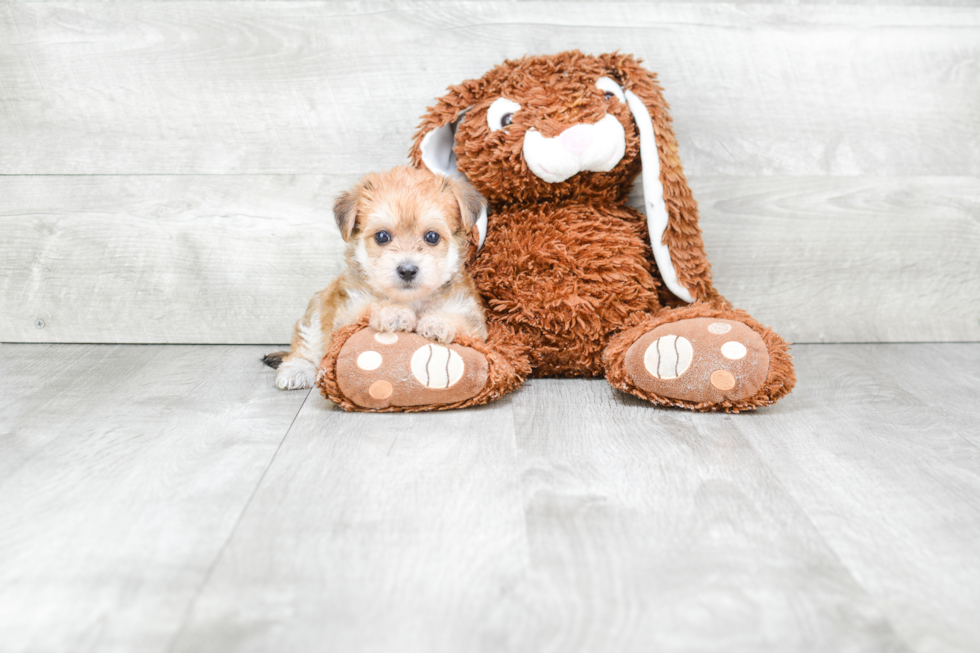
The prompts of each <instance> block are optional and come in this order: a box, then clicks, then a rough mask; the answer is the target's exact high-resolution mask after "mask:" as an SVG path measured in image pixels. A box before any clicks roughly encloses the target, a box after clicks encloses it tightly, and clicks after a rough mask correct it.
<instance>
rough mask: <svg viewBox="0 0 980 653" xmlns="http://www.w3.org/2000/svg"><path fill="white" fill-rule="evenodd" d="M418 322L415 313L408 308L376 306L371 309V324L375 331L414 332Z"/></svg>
mask: <svg viewBox="0 0 980 653" xmlns="http://www.w3.org/2000/svg"><path fill="white" fill-rule="evenodd" d="M417 321H418V320H417V318H416V317H415V311H413V310H412V309H410V308H408V307H407V306H392V305H386V304H375V305H374V306H373V307H371V319H370V324H371V328H372V329H374V330H375V331H381V332H382V333H391V332H392V331H414V330H415V324H416V322H417Z"/></svg>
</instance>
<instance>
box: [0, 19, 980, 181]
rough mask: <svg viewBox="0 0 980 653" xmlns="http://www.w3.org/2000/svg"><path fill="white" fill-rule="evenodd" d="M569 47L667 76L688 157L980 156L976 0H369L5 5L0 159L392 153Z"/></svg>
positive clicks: (861, 167)
mask: <svg viewBox="0 0 980 653" xmlns="http://www.w3.org/2000/svg"><path fill="white" fill-rule="evenodd" d="M368 35H369V36H368ZM568 48H580V49H583V50H585V51H591V52H603V51H612V50H622V51H625V52H633V53H635V54H637V55H638V56H640V57H643V58H644V59H646V60H647V61H648V63H649V65H650V67H651V68H653V69H655V70H657V71H659V72H660V73H661V79H662V81H663V83H664V86H665V88H666V89H667V98H668V100H669V101H670V102H671V104H672V106H673V109H674V117H675V125H676V130H677V133H678V138H679V141H680V144H681V154H682V156H683V159H684V161H685V164H686V168H687V171H688V173H690V174H700V175H705V174H735V175H821V174H832V175H964V174H972V175H976V174H978V171H980V139H978V138H977V136H978V123H977V121H976V115H977V114H978V113H980V95H978V94H977V93H976V81H977V80H976V74H975V71H974V69H973V67H972V62H973V61H975V59H976V58H977V56H978V49H980V9H978V8H977V7H976V6H966V7H952V6H929V7H923V6H894V7H893V6H891V5H871V6H847V5H837V4H834V5H824V6H818V5H808V6H798V5H797V4H796V3H793V5H792V6H781V5H773V4H737V5H736V4H727V3H630V2H627V3H599V4H592V3H572V4H563V3H557V2H551V3H549V2H540V3H512V2H485V3H484V2H481V3H472V2H438V3H397V2H378V1H373V0H369V1H363V2H350V3H304V2H243V3H208V2H184V3H155V2H136V3H107V4H98V5H95V4H92V3H40V4H37V3H5V4H3V5H0V61H3V62H4V63H3V65H2V66H0V91H2V92H0V103H2V104H0V107H2V111H3V114H4V116H5V119H4V120H3V121H0V142H3V143H4V147H3V149H2V150H0V173H2V174H30V173H38V174H90V173H107V174H122V173H172V174H187V173H246V172H247V173H269V172H274V173H297V172H305V173H313V174H320V173H325V172H326V173H334V174H347V173H349V172H350V171H352V170H357V171H363V170H366V169H369V168H384V167H389V166H391V165H394V164H397V163H399V162H401V161H402V160H403V158H404V154H405V152H406V150H407V147H408V144H409V138H410V136H411V133H412V131H413V129H414V127H415V125H416V124H417V121H418V116H419V115H420V114H421V113H422V112H423V111H424V108H425V107H426V106H427V105H428V104H431V101H432V98H433V97H435V96H436V95H438V94H441V93H442V92H443V90H444V89H445V88H446V87H447V86H448V85H449V84H453V83H458V82H460V81H462V80H463V79H467V78H471V77H474V76H479V75H481V74H482V73H483V72H485V71H486V70H488V69H490V68H491V67H492V66H493V65H496V64H497V63H499V62H500V61H502V60H503V59H505V58H508V57H518V56H522V55H524V54H525V53H528V52H532V53H548V52H553V51H557V50H561V49H568Z"/></svg>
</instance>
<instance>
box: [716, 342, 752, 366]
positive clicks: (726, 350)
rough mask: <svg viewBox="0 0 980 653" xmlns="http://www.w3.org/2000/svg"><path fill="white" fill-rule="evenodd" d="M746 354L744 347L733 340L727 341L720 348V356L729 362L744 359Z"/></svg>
mask: <svg viewBox="0 0 980 653" xmlns="http://www.w3.org/2000/svg"><path fill="white" fill-rule="evenodd" d="M747 353H749V350H748V349H746V348H745V345H743V344H742V343H740V342H735V341H734V340H729V341H728V342H726V343H725V344H723V345H722V346H721V355H722V356H724V357H725V358H727V359H729V360H733V361H737V360H738V359H740V358H745V355H746V354H747Z"/></svg>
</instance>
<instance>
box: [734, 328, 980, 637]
mask: <svg viewBox="0 0 980 653" xmlns="http://www.w3.org/2000/svg"><path fill="white" fill-rule="evenodd" d="M796 360H797V363H798V374H799V383H798V385H797V389H796V391H795V392H794V394H793V395H792V396H791V397H790V398H789V400H787V401H785V402H783V403H781V404H779V407H781V408H782V410H768V411H765V412H762V413H759V415H758V416H756V417H754V418H753V419H751V420H732V422H731V424H732V425H733V426H734V427H735V428H737V430H738V432H739V433H740V434H742V435H743V436H744V437H745V438H746V439H747V440H748V441H750V442H751V443H752V445H753V447H754V448H755V449H756V450H757V451H759V453H760V455H761V457H762V459H763V460H764V461H765V462H766V464H767V465H768V466H769V467H770V468H771V469H772V471H773V473H774V474H775V475H776V476H777V477H778V478H779V480H780V482H781V483H782V484H783V485H784V486H785V487H786V488H787V489H788V491H789V492H790V494H791V495H792V497H793V499H794V500H795V501H796V502H797V503H798V504H799V505H800V506H801V507H802V508H803V510H804V511H805V512H806V514H807V515H808V516H809V518H810V519H811V520H812V522H813V524H814V525H815V526H816V528H817V530H818V531H819V532H820V534H821V535H822V536H823V538H824V539H825V540H826V541H827V542H828V543H829V544H830V546H831V548H832V549H833V551H834V553H835V554H836V555H837V556H838V558H839V559H840V560H841V562H842V563H843V564H844V565H845V566H846V567H847V569H848V570H849V571H850V572H851V573H852V574H853V576H854V578H855V579H857V581H858V582H859V583H860V584H861V586H862V587H864V588H865V589H866V590H867V591H868V592H869V593H870V594H871V596H872V597H873V598H874V600H875V603H876V604H877V605H878V606H880V608H881V609H882V610H883V611H884V613H885V614H886V615H888V617H889V619H890V621H891V622H892V623H893V624H894V626H895V629H896V631H897V632H898V633H899V635H901V637H902V638H903V639H904V640H905V641H906V642H908V643H909V644H910V645H911V646H912V647H913V648H914V649H915V650H916V651H919V652H922V653H926V652H933V651H936V652H939V651H943V652H949V651H963V652H964V653H965V652H968V651H976V650H980V624H978V622H977V619H976V615H977V606H978V605H980V556H978V555H977V543H978V542H980V430H978V428H977V417H978V414H980V403H978V401H977V397H978V396H980V377H978V373H977V370H978V369H980V345H977V344H958V345H957V344H947V345H878V346H857V345H855V346H834V347H820V346H804V347H798V348H797V349H796Z"/></svg>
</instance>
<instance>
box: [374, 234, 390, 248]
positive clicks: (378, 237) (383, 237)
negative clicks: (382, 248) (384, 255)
mask: <svg viewBox="0 0 980 653" xmlns="http://www.w3.org/2000/svg"><path fill="white" fill-rule="evenodd" d="M390 240H391V234H390V233H388V232H387V231H379V232H378V233H376V234H374V242H376V243H378V244H379V245H385V244H387V243H388V242H389V241H390Z"/></svg>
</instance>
